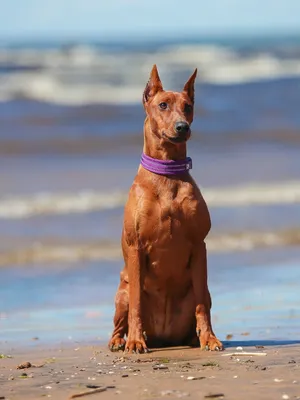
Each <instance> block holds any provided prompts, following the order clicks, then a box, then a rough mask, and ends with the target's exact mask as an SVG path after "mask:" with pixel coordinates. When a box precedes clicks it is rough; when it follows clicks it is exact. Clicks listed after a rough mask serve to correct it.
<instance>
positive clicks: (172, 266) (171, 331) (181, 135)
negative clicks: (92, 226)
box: [109, 65, 223, 353]
mask: <svg viewBox="0 0 300 400" xmlns="http://www.w3.org/2000/svg"><path fill="white" fill-rule="evenodd" d="M196 75H197V69H196V70H195V71H194V73H193V74H192V75H191V77H190V78H189V79H188V81H187V82H186V84H185V85H184V88H183V91H182V92H181V93H179V92H172V91H164V89H163V86H162V83H161V80H160V77H159V74H158V70H157V67H156V65H154V66H153V69H152V71H151V74H150V79H149V81H148V83H147V85H146V88H145V90H144V93H143V105H144V109H145V112H146V119H145V123H144V148H143V156H142V159H141V165H140V166H139V169H138V172H137V175H136V177H135V179H134V182H133V184H132V186H131V189H130V192H129V197H128V201H127V204H126V206H125V210H124V224H123V231H122V251H123V256H124V262H125V266H124V269H123V270H122V272H121V274H120V284H119V288H118V290H117V293H116V297H115V315H114V330H113V333H112V337H111V340H110V341H109V348H110V349H111V350H112V351H115V350H125V351H128V352H132V353H143V352H148V351H149V350H148V349H149V348H151V347H152V348H157V347H166V346H182V345H189V346H197V345H198V346H199V345H200V347H201V349H203V350H205V349H206V350H223V345H222V343H221V342H220V341H219V340H218V339H217V338H216V336H215V334H214V332H213V329H212V323H211V315H210V310H211V305H212V303H211V296H210V292H209V289H208V283H207V260H206V245H205V238H206V236H207V234H208V232H209V231H210V228H211V220H210V215H209V211H208V208H207V205H206V203H205V201H204V199H203V197H202V194H201V192H200V190H199V188H198V187H197V185H196V183H195V182H194V180H193V178H192V177H191V175H190V169H191V167H192V165H191V159H190V158H188V157H187V141H188V140H189V138H190V136H191V128H190V127H191V124H192V122H193V114H194V82H195V79H196ZM125 337H126V340H125Z"/></svg>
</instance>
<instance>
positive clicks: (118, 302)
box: [108, 277, 129, 351]
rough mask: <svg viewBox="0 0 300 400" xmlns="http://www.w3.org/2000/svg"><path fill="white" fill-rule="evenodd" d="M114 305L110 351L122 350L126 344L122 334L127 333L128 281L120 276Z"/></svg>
mask: <svg viewBox="0 0 300 400" xmlns="http://www.w3.org/2000/svg"><path fill="white" fill-rule="evenodd" d="M115 307H116V311H115V316H114V331H113V333H112V336H111V339H110V341H109V344H108V346H109V348H110V350H111V351H118V350H124V348H125V344H126V341H125V339H124V336H125V335H127V333H128V309H129V294H128V282H126V281H125V280H124V279H122V277H121V283H120V285H119V288H118V291H117V293H116V297H115Z"/></svg>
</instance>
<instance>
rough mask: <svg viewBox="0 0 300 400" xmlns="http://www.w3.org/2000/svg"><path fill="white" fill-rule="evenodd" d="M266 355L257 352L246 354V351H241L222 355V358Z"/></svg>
mask: <svg viewBox="0 0 300 400" xmlns="http://www.w3.org/2000/svg"><path fill="white" fill-rule="evenodd" d="M266 355H267V353H259V352H253V353H252V352H248V351H241V352H235V353H226V354H222V356H223V357H229V356H230V357H239V356H266Z"/></svg>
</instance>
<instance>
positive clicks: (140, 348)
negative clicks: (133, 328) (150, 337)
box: [125, 336, 149, 353]
mask: <svg viewBox="0 0 300 400" xmlns="http://www.w3.org/2000/svg"><path fill="white" fill-rule="evenodd" d="M125 351H126V352H129V353H148V352H149V349H148V348H147V345H146V342H145V340H144V338H143V337H139V338H137V339H134V338H131V337H130V336H128V339H127V342H126V346H125Z"/></svg>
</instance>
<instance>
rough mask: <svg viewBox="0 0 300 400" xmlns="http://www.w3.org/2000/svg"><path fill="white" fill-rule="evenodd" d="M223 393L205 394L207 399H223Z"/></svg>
mask: <svg viewBox="0 0 300 400" xmlns="http://www.w3.org/2000/svg"><path fill="white" fill-rule="evenodd" d="M224 396H225V395H224V394H223V393H216V394H207V395H206V396H204V398H205V399H223V398H224Z"/></svg>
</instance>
